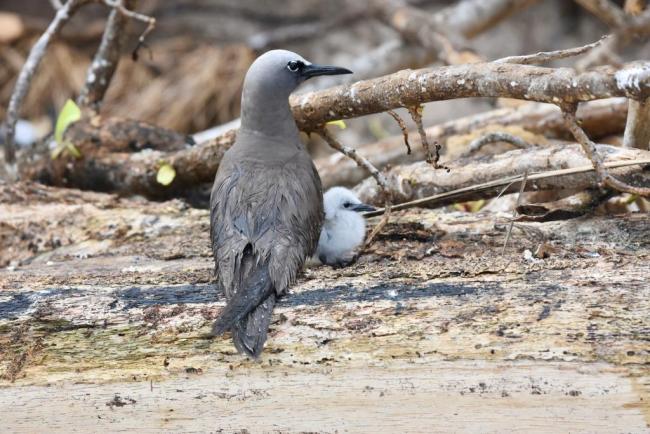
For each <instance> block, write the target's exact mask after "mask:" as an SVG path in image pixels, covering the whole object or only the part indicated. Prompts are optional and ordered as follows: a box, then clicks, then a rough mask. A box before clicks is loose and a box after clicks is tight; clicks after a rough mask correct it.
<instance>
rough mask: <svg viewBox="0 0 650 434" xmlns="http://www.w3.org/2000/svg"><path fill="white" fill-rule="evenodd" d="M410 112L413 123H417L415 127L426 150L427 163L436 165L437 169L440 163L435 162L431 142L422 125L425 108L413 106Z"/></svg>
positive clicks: (409, 108)
mask: <svg viewBox="0 0 650 434" xmlns="http://www.w3.org/2000/svg"><path fill="white" fill-rule="evenodd" d="M408 111H409V114H410V115H411V119H413V122H415V125H416V127H417V129H418V134H419V135H420V142H422V148H423V149H424V152H425V158H426V161H427V163H431V164H433V165H434V167H436V168H437V166H438V161H437V160H434V157H433V154H431V146H430V145H429V140H427V132H426V131H425V130H424V125H423V124H422V112H423V111H424V107H423V106H421V105H417V106H411V107H408ZM436 155H437V153H436Z"/></svg>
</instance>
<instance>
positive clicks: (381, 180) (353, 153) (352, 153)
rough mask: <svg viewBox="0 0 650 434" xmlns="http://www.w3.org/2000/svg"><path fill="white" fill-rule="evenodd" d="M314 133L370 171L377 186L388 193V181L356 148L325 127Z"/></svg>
mask: <svg viewBox="0 0 650 434" xmlns="http://www.w3.org/2000/svg"><path fill="white" fill-rule="evenodd" d="M316 133H318V135H320V136H321V137H322V138H323V140H325V141H326V142H327V144H328V145H330V146H331V147H332V148H334V149H336V150H337V151H339V152H340V153H341V154H343V155H345V156H346V157H348V158H350V159H352V160H354V162H355V163H357V164H358V165H359V167H363V168H364V169H366V170H367V171H368V173H370V175H371V176H372V177H373V178H375V181H377V184H378V185H379V188H381V189H382V190H383V191H384V192H385V194H388V192H389V190H390V189H389V188H388V181H387V180H386V177H385V176H384V174H383V173H381V172H380V171H379V170H377V168H376V167H375V166H373V164H372V163H371V162H370V161H368V160H366V159H365V158H364V157H362V156H361V155H359V154H358V153H357V150H356V149H354V148H350V147H348V146H345V145H344V144H343V143H341V142H339V141H338V140H337V139H336V137H334V136H333V135H332V133H330V132H329V130H328V129H327V128H325V127H322V128H320V129H318V130H316Z"/></svg>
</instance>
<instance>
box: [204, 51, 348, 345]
mask: <svg viewBox="0 0 650 434" xmlns="http://www.w3.org/2000/svg"><path fill="white" fill-rule="evenodd" d="M292 62H293V63H292ZM295 62H298V63H295ZM294 66H295V68H294ZM294 69H295V70H294ZM318 71H321V72H320V73H317V72H318ZM323 71H325V72H323ZM337 71H338V72H337ZM344 71H345V73H347V72H349V71H347V70H343V69H342V68H338V69H337V68H334V67H319V66H317V65H312V64H310V63H309V62H307V61H306V60H304V59H302V58H301V57H300V56H298V55H297V54H294V53H291V52H288V51H283V50H275V51H271V52H269V53H266V54H264V55H263V56H261V57H260V58H258V59H257V60H256V61H255V63H253V65H252V66H251V68H250V69H249V72H248V73H247V75H246V80H245V82H244V92H243V95H242V126H241V128H240V130H239V132H238V134H237V140H236V141H235V144H234V145H233V147H232V148H231V149H230V150H229V151H228V152H227V153H226V154H225V156H224V158H223V160H222V161H221V164H220V166H219V170H218V172H217V176H216V178H215V181H214V187H213V189H212V195H211V199H210V232H211V241H212V250H213V253H214V258H215V270H216V275H217V282H218V285H219V286H220V287H221V288H222V289H223V291H224V293H225V295H226V298H227V300H228V303H227V305H226V307H225V308H224V310H223V311H222V312H221V315H220V317H219V318H218V319H217V321H216V322H215V324H214V326H213V333H214V335H220V334H222V333H224V332H225V331H227V330H231V331H232V335H233V341H234V344H235V347H236V348H237V350H238V351H239V352H240V353H244V354H247V355H249V356H252V357H258V356H259V355H260V353H261V351H262V348H263V347H264V342H265V341H266V335H267V330H268V326H269V324H270V321H271V315H272V312H273V307H274V306H275V302H276V299H277V298H278V297H280V296H282V295H283V294H285V293H286V291H287V289H288V288H289V286H290V285H291V284H292V283H293V282H294V280H295V278H296V275H297V273H298V271H299V270H300V269H301V268H302V266H303V264H304V261H305V259H306V258H307V257H309V256H310V255H311V254H312V253H313V252H314V250H315V248H316V244H317V243H318V237H319V234H320V230H321V226H322V221H323V199H322V192H321V183H320V178H319V176H318V173H317V172H316V169H315V167H314V164H313V162H312V160H311V157H310V156H309V154H308V153H307V151H306V150H305V147H304V146H303V144H302V143H301V141H300V137H299V134H298V129H297V128H296V125H295V121H294V120H293V117H292V114H291V110H290V108H289V103H288V97H289V94H290V93H291V91H293V89H294V88H295V87H296V86H297V85H298V84H300V82H302V81H303V80H305V79H306V78H308V77H310V76H313V75H322V74H324V73H330V74H331V73H344Z"/></svg>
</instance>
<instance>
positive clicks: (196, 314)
mask: <svg viewBox="0 0 650 434" xmlns="http://www.w3.org/2000/svg"><path fill="white" fill-rule="evenodd" d="M17 198H18V200H17ZM501 216H503V214H501ZM498 217H499V215H495V214H483V213H453V214H446V213H441V212H436V211H430V210H409V211H408V212H399V213H395V214H394V217H393V218H394V219H395V221H396V222H397V223H396V224H389V225H387V226H386V228H385V230H384V231H383V232H382V233H381V234H380V235H379V236H378V238H377V241H376V243H375V244H374V245H373V249H372V250H371V251H370V252H368V253H366V254H364V255H363V256H361V258H360V260H359V262H358V263H357V264H354V265H352V266H350V267H347V268H344V269H331V268H329V267H319V268H315V269H309V270H306V271H305V273H304V275H303V276H302V277H301V278H300V281H299V282H298V284H297V285H296V286H295V287H293V288H292V290H291V293H290V294H288V295H287V297H284V298H283V299H282V300H281V301H280V302H279V303H278V305H277V307H276V310H275V312H274V316H273V320H272V323H271V327H270V331H269V340H268V343H267V346H266V349H265V352H264V353H263V354H262V358H261V360H260V361H259V362H251V361H247V360H245V359H244V358H242V357H241V356H240V355H238V354H237V353H236V352H235V350H234V347H233V346H232V342H231V341H230V339H229V338H227V337H220V338H216V339H211V338H209V337H208V332H209V329H210V325H211V323H212V321H213V320H214V318H215V316H216V315H217V314H218V313H219V311H220V309H221V308H222V307H223V305H224V299H223V297H222V295H221V294H220V292H219V291H218V290H217V288H216V287H215V286H214V285H213V284H211V279H212V272H213V267H214V263H213V260H212V257H211V252H210V247H209V236H208V232H209V215H208V212H207V211H206V210H196V209H187V207H185V206H183V204H182V203H181V202H179V201H171V202H166V203H155V202H148V201H142V200H134V199H119V198H117V197H115V196H113V195H107V194H100V193H91V192H80V191H76V190H62V189H56V188H48V187H43V186H39V185H31V186H24V185H23V186H20V185H14V186H0V230H2V234H3V236H2V237H0V242H1V243H7V244H8V245H11V246H16V247H18V246H24V248H25V249H26V252H25V253H26V255H27V256H26V257H24V260H23V261H20V262H18V263H14V264H13V266H12V267H10V268H2V269H0V413H1V414H2V421H1V422H0V424H1V425H2V427H3V429H4V431H8V432H14V431H18V432H34V431H39V430H42V427H43V426H47V427H48V430H49V431H54V432H69V431H70V427H74V428H75V429H78V430H80V431H110V432H112V431H119V430H125V431H134V430H135V431H146V430H148V429H149V428H151V430H152V431H156V430H160V429H161V426H162V427H164V429H165V430H169V431H181V432H185V431H202V430H204V429H205V426H206V425H207V424H209V425H210V426H214V427H218V428H223V429H224V430H226V431H238V430H241V429H243V428H245V429H249V430H251V431H252V432H255V431H258V430H261V431H273V430H282V431H298V430H300V431H318V430H322V429H323V426H327V427H329V429H331V430H334V429H338V430H339V431H343V430H346V431H349V432H381V431H384V430H389V431H391V432H405V431H407V432H430V431H450V430H452V431H459V432H464V431H471V430H475V428H476V427H477V426H481V427H482V428H483V429H486V430H490V431H495V432H504V431H513V430H515V431H521V432H535V431H539V429H540V428H539V427H540V426H544V427H546V426H547V425H545V424H546V423H547V421H548V420H550V419H551V418H552V419H553V421H554V425H553V429H557V430H560V431H576V430H577V431H584V432H594V431H596V432H597V431H599V430H600V431H606V432H617V431H620V429H621V427H623V429H625V430H626V431H631V432H643V431H644V430H645V429H646V426H647V423H648V422H650V418H649V417H650V413H649V410H650V409H649V408H648V406H647V403H648V402H649V401H650V390H649V389H648V386H647V385H648V384H649V382H648V379H649V378H650V365H649V364H648V353H647V334H646V333H645V330H647V329H648V327H650V323H649V322H650V317H648V315H647V311H648V309H650V306H649V305H650V286H648V285H647V282H648V279H649V278H650V276H649V275H648V267H647V258H648V255H650V244H649V243H648V240H650V218H649V216H648V215H647V214H625V215H618V216H613V217H612V216H609V217H607V216H604V217H595V218H590V219H582V220H580V221H575V220H572V221H561V222H545V223H521V224H519V223H518V224H516V226H515V229H514V231H513V233H512V238H511V242H510V244H509V246H508V248H507V249H506V251H505V252H504V254H503V255H499V254H496V252H500V251H501V248H502V247H501V246H502V244H503V240H504V237H505V228H503V225H495V219H497V218H498ZM56 237H59V239H60V242H59V243H54V244H47V245H45V246H44V245H43V244H39V243H38V239H43V240H49V239H51V238H56ZM30 241H31V242H32V244H31V245H30ZM33 244H36V246H33ZM540 244H544V245H546V247H545V251H546V252H547V255H546V257H545V259H538V258H536V257H530V255H527V254H525V253H524V252H525V251H526V250H527V249H528V250H530V251H533V252H534V251H536V248H537V246H539V245H540ZM3 246H4V244H3ZM14 253H15V252H14ZM6 255H7V253H6V250H4V249H0V262H2V261H3V259H4V258H6V257H7V256H6ZM613 319H615V320H613ZM306 384H308V385H309V387H308V388H305V385H306ZM351 402H353V403H355V404H354V405H352V406H351V405H350V403H351ZM278 403H283V404H282V405H281V406H280V407H278ZM324 403H326V405H325V404H324ZM306 404H308V405H306ZM279 408H281V411H279V410H278V409H279ZM16 409H21V411H16ZM197 421H198V422H197Z"/></svg>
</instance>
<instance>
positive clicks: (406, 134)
mask: <svg viewBox="0 0 650 434" xmlns="http://www.w3.org/2000/svg"><path fill="white" fill-rule="evenodd" d="M386 113H388V114H389V115H391V116H392V117H393V119H395V122H397V125H399V128H400V129H401V130H402V135H403V136H404V144H405V145H406V153H407V154H408V155H411V145H410V144H409V132H408V129H407V128H406V124H405V123H404V119H402V118H401V117H400V115H398V114H397V113H395V111H394V110H387V111H386Z"/></svg>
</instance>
